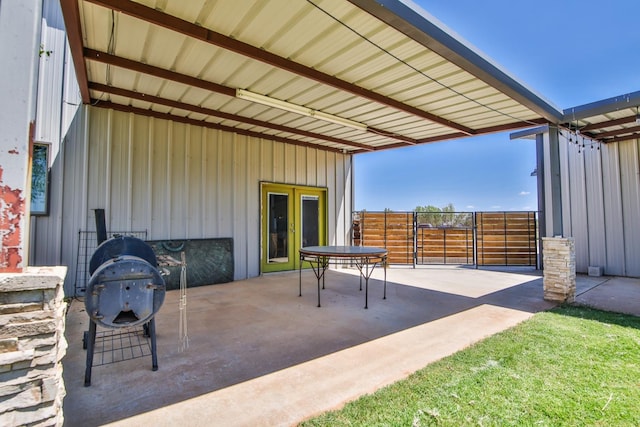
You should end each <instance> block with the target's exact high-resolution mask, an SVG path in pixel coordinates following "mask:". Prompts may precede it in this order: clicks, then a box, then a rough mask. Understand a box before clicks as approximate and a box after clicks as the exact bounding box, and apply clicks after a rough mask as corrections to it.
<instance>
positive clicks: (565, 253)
mask: <svg viewBox="0 0 640 427" xmlns="http://www.w3.org/2000/svg"><path fill="white" fill-rule="evenodd" d="M542 250H543V257H542V262H543V267H544V273H543V283H544V299H546V300H549V301H559V302H573V301H574V300H575V296H576V250H575V242H574V240H573V238H572V237H543V238H542Z"/></svg>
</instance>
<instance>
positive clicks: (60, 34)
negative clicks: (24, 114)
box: [29, 1, 83, 265]
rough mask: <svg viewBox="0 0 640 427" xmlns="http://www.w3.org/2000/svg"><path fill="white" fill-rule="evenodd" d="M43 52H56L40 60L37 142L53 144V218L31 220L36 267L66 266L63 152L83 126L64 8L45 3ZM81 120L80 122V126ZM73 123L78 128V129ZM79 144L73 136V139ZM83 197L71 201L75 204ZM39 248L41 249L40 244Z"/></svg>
mask: <svg viewBox="0 0 640 427" xmlns="http://www.w3.org/2000/svg"><path fill="white" fill-rule="evenodd" d="M40 40H41V45H42V48H43V49H44V50H45V51H51V54H50V55H46V53H45V54H42V55H41V57H40V70H39V80H38V98H37V103H38V104H37V115H36V127H35V140H36V141H39V142H47V143H49V144H51V151H50V155H51V164H50V166H51V185H50V187H49V192H50V193H49V215H47V216H38V217H31V241H32V243H31V245H30V251H31V253H30V257H29V262H30V264H31V265H60V264H61V263H62V251H63V248H62V247H63V246H64V245H66V242H65V243H64V244H63V245H61V244H60V242H61V239H62V237H61V236H62V224H63V210H64V206H63V195H62V192H63V188H62V182H63V181H64V176H65V174H66V173H68V172H67V170H66V168H65V167H64V163H65V161H72V159H73V157H74V156H75V155H76V153H75V152H74V153H71V154H69V155H71V160H70V159H69V158H65V156H64V153H63V152H62V151H61V150H60V146H61V144H62V138H63V136H64V135H65V134H67V132H69V134H70V135H74V134H75V133H77V132H78V129H77V128H78V126H81V123H82V121H83V116H82V112H80V111H79V108H80V107H79V106H80V103H81V100H80V94H79V89H78V83H77V81H76V78H75V71H74V68H73V63H72V61H71V54H70V52H69V46H68V44H67V39H66V34H65V31H64V22H63V19H62V13H61V11H60V4H59V2H54V1H45V2H43V10H42V32H41V36H40ZM74 120H75V122H74ZM72 123H74V124H73V125H72ZM71 138H73V136H71ZM77 199H79V197H74V198H71V199H70V200H69V201H70V202H74V201H75V200H77ZM36 242H37V244H36Z"/></svg>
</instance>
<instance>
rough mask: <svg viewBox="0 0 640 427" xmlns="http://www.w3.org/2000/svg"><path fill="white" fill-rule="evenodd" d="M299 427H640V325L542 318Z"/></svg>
mask: <svg viewBox="0 0 640 427" xmlns="http://www.w3.org/2000/svg"><path fill="white" fill-rule="evenodd" d="M469 327H473V326H472V325H470V326H469ZM302 425H303V426H341V425H343V426H428V425H438V426H509V425H511V426H523V425H524V426H559V425H566V426H640V317H635V316H626V315H621V314H615V313H609V312H603V311H599V310H593V309H588V308H582V307H571V306H567V307H560V308H557V309H554V310H552V311H548V312H543V313H538V314H536V315H535V316H534V317H533V318H532V319H530V320H528V321H526V322H523V323H522V324H520V325H518V326H516V327H514V328H512V329H509V330H507V331H505V332H503V333H500V334H497V335H495V336H492V337H490V338H487V339H486V340H484V341H482V342H480V343H477V344H476V345H474V346H472V347H469V348H468V349H466V350H464V351H461V352H458V353H456V354H454V355H452V356H450V357H447V358H445V359H443V360H440V361H438V362H436V363H433V364H431V365H429V366H427V367H426V368H424V369H423V370H421V371H419V372H416V373H415V374H413V375H411V376H410V377H409V378H407V379H406V380H403V381H399V382H397V383H395V384H393V385H391V386H389V387H385V388H383V389H381V390H379V391H378V392H376V393H374V394H372V395H367V396H363V397H362V398H360V399H358V400H356V401H354V402H351V403H348V404H347V405H346V406H345V407H344V408H343V409H342V410H340V411H335V412H329V413H326V414H324V415H322V416H320V417H318V418H315V419H312V420H309V421H307V422H305V423H303V424H302Z"/></svg>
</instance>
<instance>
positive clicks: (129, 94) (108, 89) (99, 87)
mask: <svg viewBox="0 0 640 427" xmlns="http://www.w3.org/2000/svg"><path fill="white" fill-rule="evenodd" d="M89 89H91V90H95V91H98V92H105V93H110V94H113V95H117V96H122V97H125V98H131V99H137V100H139V101H144V102H150V103H154V104H160V105H165V106H167V107H173V108H179V109H181V110H185V111H192V112H194V113H199V114H204V115H207V116H212V117H219V118H221V119H225V120H232V121H236V122H239V123H246V124H250V125H254V126H260V127H264V128H267V129H273V130H278V131H281V132H288V133H292V134H297V135H302V136H306V137H309V138H314V139H319V140H324V141H329V142H335V143H337V144H341V145H345V146H347V147H354V148H360V149H363V150H366V151H373V148H372V147H370V146H368V145H366V144H360V143H357V142H352V141H348V140H346V139H341V138H334V137H332V136H328V135H322V134H319V133H315V132H308V131H304V130H300V129H296V128H292V127H289V126H283V125H278V124H274V123H270V122H265V121H263V120H257V119H252V118H249V117H243V116H239V115H237V114H230V113H224V112H222V111H217V110H213V109H211V108H204V107H199V106H197V105H192V104H187V103H184V102H179V101H174V100H171V99H167V98H161V97H159V96H154V95H148V94H144V93H141V92H134V91H132V90H127V89H122V88H116V87H113V86H107V85H103V84H101V83H94V82H89ZM268 137H270V135H268V134H265V138H268Z"/></svg>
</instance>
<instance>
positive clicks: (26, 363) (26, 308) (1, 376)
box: [0, 267, 67, 426]
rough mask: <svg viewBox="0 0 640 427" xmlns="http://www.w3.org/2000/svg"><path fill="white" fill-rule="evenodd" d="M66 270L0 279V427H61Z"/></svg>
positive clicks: (46, 269) (43, 270)
mask: <svg viewBox="0 0 640 427" xmlns="http://www.w3.org/2000/svg"><path fill="white" fill-rule="evenodd" d="M65 274H66V267H28V268H26V269H25V270H24V272H23V273H15V274H13V273H11V274H9V273H8V274H0V426H62V424H63V420H64V417H63V414H62V400H63V399H64V396H65V394H66V391H65V387H64V381H63V379H62V357H63V356H64V355H65V353H66V349H67V342H66V340H65V337H64V327H65V314H66V307H67V304H66V303H65V302H64V299H63V298H64V290H63V282H64V276H65Z"/></svg>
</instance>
